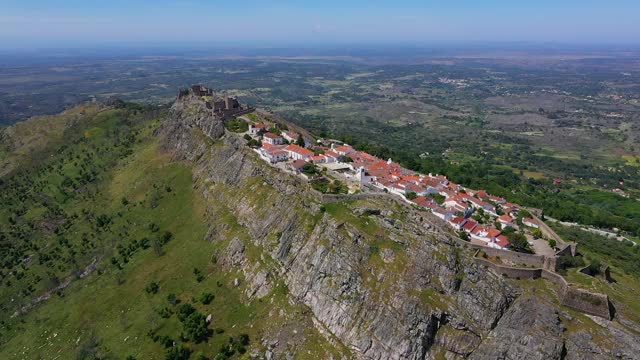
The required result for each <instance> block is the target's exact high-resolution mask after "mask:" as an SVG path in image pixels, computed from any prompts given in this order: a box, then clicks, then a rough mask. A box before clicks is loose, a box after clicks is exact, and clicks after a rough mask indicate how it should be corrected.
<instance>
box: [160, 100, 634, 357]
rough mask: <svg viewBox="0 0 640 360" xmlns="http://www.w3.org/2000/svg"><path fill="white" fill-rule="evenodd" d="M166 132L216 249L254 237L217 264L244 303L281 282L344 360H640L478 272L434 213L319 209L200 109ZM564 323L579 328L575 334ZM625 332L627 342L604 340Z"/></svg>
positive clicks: (530, 295)
mask: <svg viewBox="0 0 640 360" xmlns="http://www.w3.org/2000/svg"><path fill="white" fill-rule="evenodd" d="M158 134H159V136H161V137H162V139H163V144H164V148H165V149H166V150H167V151H170V152H172V154H173V156H174V157H175V158H176V160H187V161H191V162H193V165H194V186H195V187H197V188H198V189H199V191H200V192H201V193H202V196H203V197H204V198H205V199H206V202H207V204H209V205H208V206H209V208H208V209H207V216H208V221H209V224H210V231H209V235H208V239H209V240H210V241H214V242H215V241H220V240H219V239H221V238H223V236H221V234H224V233H228V232H229V231H230V230H229V227H230V225H229V224H228V223H227V222H225V221H221V219H222V218H223V215H224V214H231V216H232V217H233V219H234V221H235V222H237V226H239V227H241V228H242V229H243V230H244V231H246V233H247V234H248V237H246V238H241V237H237V238H234V239H233V240H232V241H230V242H228V244H224V247H223V249H224V250H222V251H220V252H219V253H217V254H213V256H215V258H216V259H217V261H218V263H219V264H220V265H221V266H223V267H224V268H225V269H227V270H228V271H238V272H239V273H241V274H242V277H243V278H242V279H238V280H237V284H236V285H238V286H243V287H244V289H245V291H244V293H245V295H246V299H247V301H252V300H254V299H260V298H261V297H264V296H265V295H266V294H268V293H269V292H271V291H273V289H274V287H275V286H276V284H277V283H279V282H284V284H286V289H287V292H288V296H289V298H290V301H294V302H298V303H302V304H304V305H305V306H306V307H308V309H309V316H310V317H311V319H312V320H313V323H314V324H315V326H316V327H317V328H318V330H319V331H320V332H321V333H322V334H324V335H325V337H326V338H327V339H328V340H329V341H331V342H334V343H337V344H338V345H339V347H340V348H342V349H344V351H343V355H342V357H343V358H357V359H435V358H447V359H456V358H467V357H468V358H472V359H494V358H499V359H587V358H602V359H605V358H611V357H617V358H622V359H636V358H638V356H639V355H638V354H640V341H639V340H638V337H637V336H634V335H633V334H631V333H629V332H628V331H626V330H625V329H623V328H621V327H620V325H619V324H617V323H615V322H608V321H604V320H603V321H602V322H603V324H600V325H598V324H594V321H593V320H591V319H590V318H589V317H587V316H584V315H581V314H574V313H571V315H570V314H569V313H567V312H566V310H565V309H563V308H561V307H559V305H558V301H557V298H556V297H555V295H554V294H553V292H552V291H545V290H544V289H542V290H538V291H536V288H535V287H534V288H531V287H527V286H522V285H521V284H519V283H518V282H516V281H511V280H507V279H504V278H502V277H498V276H496V275H495V274H493V273H492V272H491V271H489V270H487V269H486V268H484V267H481V266H478V265H476V264H474V263H473V261H472V252H471V250H469V249H466V248H464V247H460V246H459V245H457V244H456V243H455V242H454V241H452V240H451V239H450V235H449V233H448V232H447V231H445V230H444V229H442V228H441V227H440V225H439V224H438V222H437V221H436V220H435V219H434V218H432V217H431V215H428V214H426V213H423V212H418V211H416V210H413V209H410V208H408V207H403V206H400V205H399V204H397V203H396V202H393V201H390V200H385V199H381V198H379V199H371V200H359V201H349V202H344V203H336V204H322V203H321V202H320V201H318V199H317V196H316V194H314V192H313V191H312V190H311V189H309V187H308V186H306V184H304V183H302V182H300V181H299V180H298V179H295V178H293V177H291V176H289V175H285V174H282V173H278V172H277V171H276V170H275V169H273V168H271V167H269V166H268V165H266V164H264V163H262V162H261V161H260V160H258V159H257V157H256V156H255V154H254V153H252V152H251V151H249V150H247V149H246V148H245V146H244V140H242V139H241V138H239V137H237V136H236V135H233V134H225V130H224V124H223V123H222V122H221V121H219V120H216V119H214V118H213V117H212V116H210V113H209V112H208V111H207V109H206V107H205V106H204V103H203V102H201V101H199V99H197V98H196V97H185V98H183V99H180V100H179V101H177V102H176V103H175V104H174V106H173V107H172V109H171V111H170V115H169V118H168V119H167V120H166V122H165V123H164V124H163V126H162V128H161V129H160V130H159V132H158ZM371 210H374V211H371ZM541 281H542V280H540V282H541ZM566 322H578V323H580V324H582V325H583V326H580V327H578V328H579V329H580V330H578V331H575V330H569V329H568V326H566V325H565V323H566ZM572 328H576V327H575V326H572ZM616 332H618V333H620V334H618V336H617V337H616V339H619V340H611V341H609V342H606V341H596V339H601V338H603V337H604V338H606V336H607V334H616ZM266 337H268V334H265V338H266ZM292 341H293V340H292ZM275 343H277V345H275V346H270V347H269V349H268V351H267V352H266V353H265V355H264V356H265V357H267V358H279V357H284V356H285V355H287V354H289V355H291V353H290V352H288V351H291V350H290V349H292V348H293V349H294V350H293V351H294V353H295V344H292V343H291V341H289V342H287V340H286V339H279V340H278V341H276V342H275ZM585 343H588V344H589V348H588V349H585V348H583V347H582V346H584V345H585ZM285 349H288V350H287V351H285Z"/></svg>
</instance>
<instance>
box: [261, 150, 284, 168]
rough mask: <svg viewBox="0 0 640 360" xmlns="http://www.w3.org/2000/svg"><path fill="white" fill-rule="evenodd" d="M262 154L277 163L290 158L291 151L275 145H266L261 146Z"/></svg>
mask: <svg viewBox="0 0 640 360" xmlns="http://www.w3.org/2000/svg"><path fill="white" fill-rule="evenodd" d="M259 152H260V156H261V157H262V158H263V159H265V160H267V161H269V162H270V163H272V164H275V163H277V162H280V161H286V160H287V159H288V158H289V153H288V152H286V151H284V150H282V149H279V148H277V147H273V146H266V147H264V146H263V147H261V148H260V151H259Z"/></svg>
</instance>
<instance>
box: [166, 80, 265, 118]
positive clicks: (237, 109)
mask: <svg viewBox="0 0 640 360" xmlns="http://www.w3.org/2000/svg"><path fill="white" fill-rule="evenodd" d="M189 95H192V96H195V97H198V98H202V99H203V100H204V101H205V104H206V106H207V109H210V110H211V112H212V114H213V116H215V117H217V118H220V119H222V120H226V119H230V118H233V117H236V116H239V115H242V114H246V113H249V112H251V111H253V110H254V108H253V107H250V106H247V105H242V104H240V102H238V99H237V98H236V97H235V96H229V95H227V94H224V95H222V96H220V95H219V94H216V93H215V92H214V91H213V89H210V88H207V87H206V86H204V85H193V86H191V88H187V89H181V90H180V92H179V93H178V99H180V98H182V97H185V96H189Z"/></svg>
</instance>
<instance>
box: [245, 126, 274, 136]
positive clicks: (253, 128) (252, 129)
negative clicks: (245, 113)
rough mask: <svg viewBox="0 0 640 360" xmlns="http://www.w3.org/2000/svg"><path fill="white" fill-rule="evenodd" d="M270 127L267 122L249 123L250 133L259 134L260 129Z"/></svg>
mask: <svg viewBox="0 0 640 360" xmlns="http://www.w3.org/2000/svg"><path fill="white" fill-rule="evenodd" d="M269 129H270V127H269V125H267V124H249V134H251V135H257V134H258V133H259V132H260V131H262V130H264V131H269Z"/></svg>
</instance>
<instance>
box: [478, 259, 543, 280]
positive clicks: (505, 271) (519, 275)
mask: <svg viewBox="0 0 640 360" xmlns="http://www.w3.org/2000/svg"><path fill="white" fill-rule="evenodd" d="M473 261H474V262H475V263H476V264H477V265H480V266H485V267H488V268H490V269H491V270H493V272H495V273H496V274H498V275H502V276H506V277H508V278H512V279H518V280H520V279H538V278H540V277H541V272H542V269H527V268H515V267H510V266H502V265H498V264H495V263H493V262H491V261H489V260H486V259H482V258H474V259H473Z"/></svg>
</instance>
